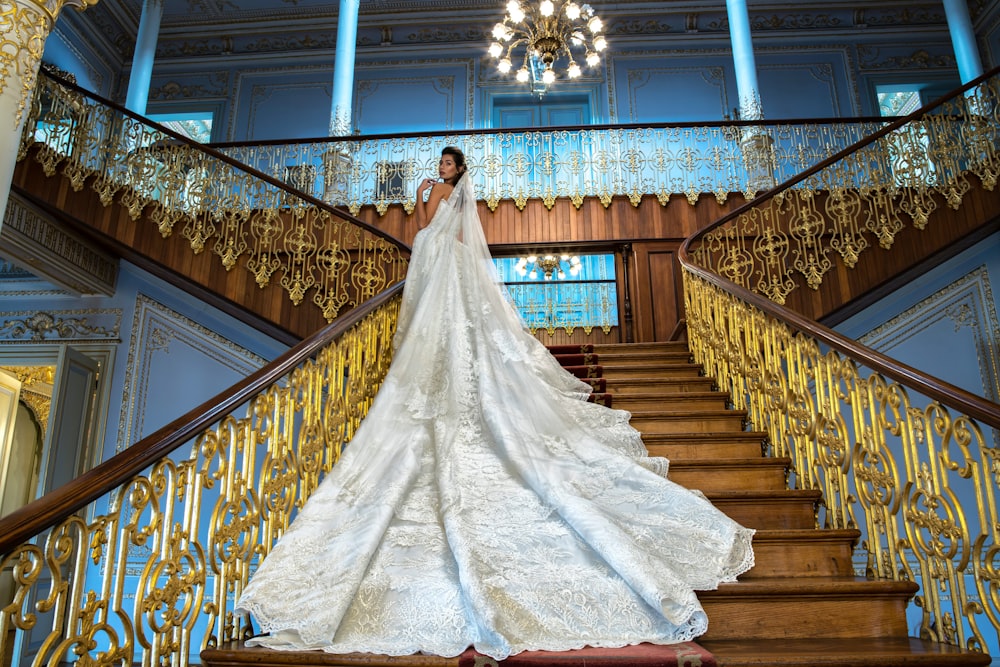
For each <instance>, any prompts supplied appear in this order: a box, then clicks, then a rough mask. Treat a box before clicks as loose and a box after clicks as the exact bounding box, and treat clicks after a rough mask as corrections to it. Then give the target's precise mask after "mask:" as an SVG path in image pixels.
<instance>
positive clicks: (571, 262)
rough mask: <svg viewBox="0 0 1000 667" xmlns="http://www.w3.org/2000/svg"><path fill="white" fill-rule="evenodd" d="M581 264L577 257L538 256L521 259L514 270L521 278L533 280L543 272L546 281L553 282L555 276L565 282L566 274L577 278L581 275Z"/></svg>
mask: <svg viewBox="0 0 1000 667" xmlns="http://www.w3.org/2000/svg"><path fill="white" fill-rule="evenodd" d="M580 269H581V263H580V258H579V257H577V256H576V255H573V256H572V257H570V256H569V255H560V256H558V257H557V256H555V255H543V256H541V257H539V256H538V255H529V256H527V257H520V258H518V260H517V264H516V265H515V266H514V270H515V271H517V272H518V274H519V275H521V276H528V277H529V278H531V279H532V280H534V279H535V278H537V277H538V272H539V271H541V272H542V274H543V275H544V276H545V280H552V276H555V277H556V278H558V279H559V280H565V278H566V273H567V272H569V275H571V276H574V277H576V275H577V274H579V273H580Z"/></svg>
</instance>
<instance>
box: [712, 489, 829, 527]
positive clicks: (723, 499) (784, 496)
mask: <svg viewBox="0 0 1000 667" xmlns="http://www.w3.org/2000/svg"><path fill="white" fill-rule="evenodd" d="M705 496H706V497H707V498H708V499H709V500H710V501H711V502H712V504H713V505H715V506H716V507H718V508H719V509H720V510H721V511H722V512H724V513H725V514H726V515H727V516H729V517H730V518H732V519H733V520H734V521H736V522H738V523H740V524H742V525H744V526H746V527H747V528H756V529H758V530H781V529H785V530H787V529H795V528H815V527H816V503H818V502H819V499H820V497H821V494H820V492H819V491H816V490H813V489H785V490H784V491H706V492H705Z"/></svg>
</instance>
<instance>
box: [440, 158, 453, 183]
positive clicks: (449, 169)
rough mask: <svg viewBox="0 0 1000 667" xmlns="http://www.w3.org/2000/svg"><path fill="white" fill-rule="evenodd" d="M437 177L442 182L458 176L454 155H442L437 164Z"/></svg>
mask: <svg viewBox="0 0 1000 667" xmlns="http://www.w3.org/2000/svg"><path fill="white" fill-rule="evenodd" d="M438 176H440V177H441V180H443V181H452V180H454V179H455V178H456V177H457V176H458V166H457V165H456V164H455V156H454V155H442V156H441V161H440V162H438Z"/></svg>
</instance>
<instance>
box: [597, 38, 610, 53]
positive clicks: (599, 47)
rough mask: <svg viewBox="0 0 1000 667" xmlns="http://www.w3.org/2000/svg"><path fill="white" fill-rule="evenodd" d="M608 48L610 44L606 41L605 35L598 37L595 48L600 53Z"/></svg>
mask: <svg viewBox="0 0 1000 667" xmlns="http://www.w3.org/2000/svg"><path fill="white" fill-rule="evenodd" d="M607 46H608V43H607V41H606V40H605V39H604V35H598V36H597V37H596V38H595V39H594V48H595V49H597V50H598V51H603V50H604V49H606V48H607Z"/></svg>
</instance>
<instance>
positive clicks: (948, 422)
mask: <svg viewBox="0 0 1000 667" xmlns="http://www.w3.org/2000/svg"><path fill="white" fill-rule="evenodd" d="M998 102H1000V76H998V74H997V72H996V71H995V72H993V73H992V74H991V75H989V76H987V77H984V78H983V79H982V80H981V81H978V82H974V83H973V84H970V86H969V87H968V88H967V89H966V90H963V91H960V92H958V93H956V94H955V95H953V96H952V97H950V98H949V99H947V100H945V101H942V102H941V103H938V104H935V105H933V106H930V107H927V108H925V109H922V110H920V111H918V112H916V113H915V114H913V115H911V116H909V117H906V118H903V119H901V120H900V121H899V122H897V123H895V124H893V125H891V126H889V127H887V128H884V129H883V130H881V131H880V132H878V133H876V134H875V135H873V136H872V137H869V138H868V139H866V140H865V141H864V142H862V143H861V144H859V145H858V146H855V147H852V148H850V149H848V150H845V151H844V152H843V153H841V154H839V155H837V156H835V158H834V159H831V160H829V161H828V162H827V163H825V164H821V165H817V166H816V167H814V168H812V169H810V170H807V171H806V172H804V173H803V174H801V175H799V176H797V177H796V178H794V179H792V180H790V181H789V182H787V183H785V184H783V185H782V186H781V187H779V188H777V189H775V190H773V191H771V192H768V193H766V194H765V195H763V196H761V197H759V198H758V199H757V200H755V201H753V202H750V203H748V204H747V205H745V206H743V207H741V208H740V209H738V210H737V211H734V212H733V213H732V214H731V215H729V216H727V217H726V218H723V219H722V220H721V221H719V222H718V223H716V225H714V226H713V227H711V228H709V229H708V230H705V231H703V232H702V233H700V234H697V235H695V236H694V237H692V238H691V239H688V241H687V242H686V243H685V247H684V248H682V251H681V259H682V263H683V264H684V267H685V305H686V316H687V321H688V334H689V339H690V343H691V349H692V352H693V354H694V356H695V358H696V359H697V361H698V362H699V363H701V364H703V365H704V366H705V371H706V373H707V374H708V375H711V376H713V377H715V378H716V379H717V380H718V382H719V385H720V386H721V388H722V390H724V391H728V392H730V395H731V396H732V400H733V403H734V405H735V406H736V407H737V408H745V409H747V410H748V413H749V421H750V423H751V427H752V428H756V429H760V430H765V431H767V432H768V433H769V435H770V443H771V447H772V448H773V453H774V454H775V455H776V456H787V457H790V458H791V459H792V461H793V465H794V475H793V483H794V484H795V485H796V486H797V487H799V488H804V489H818V490H821V491H822V493H823V506H822V508H821V511H820V513H819V517H818V521H819V525H820V526H821V527H825V528H858V529H860V530H861V532H862V542H861V548H862V550H863V552H864V561H865V562H864V564H863V565H862V568H863V569H864V570H865V571H866V572H867V574H868V575H870V576H873V577H877V578H881V579H897V580H900V579H902V580H912V581H915V582H917V583H918V584H919V585H920V591H919V593H918V594H917V596H916V597H915V598H914V599H913V601H912V604H911V610H910V611H911V617H912V618H913V622H914V623H919V627H920V634H921V635H922V636H924V637H926V638H930V639H933V640H937V641H941V642H947V643H951V644H956V645H959V646H964V647H969V648H972V649H976V650H980V651H984V652H993V653H994V654H996V653H995V652H996V651H997V650H998V632H1000V602H998V600H1000V594H998V593H1000V575H998V572H997V567H996V562H997V553H998V550H1000V507H998V505H997V497H998V492H1000V475H998V470H1000V468H998V461H1000V431H998V429H1000V405H997V404H995V403H991V402H990V401H987V400H985V399H983V398H982V397H979V396H975V395H973V394H971V393H969V392H967V391H964V390H962V389H960V388H958V387H955V386H952V385H950V384H947V383H945V382H942V381H940V380H937V379H935V378H932V377H928V376H926V375H923V374H922V373H920V372H919V371H917V370H915V369H913V368H910V367H907V366H903V365H901V364H899V363H898V362H895V361H893V360H892V359H889V358H888V357H885V356H884V355H881V354H879V353H877V352H875V351H873V350H870V349H868V348H865V347H864V346H862V345H860V344H858V343H856V342H854V341H852V340H850V339H847V338H845V337H843V336H840V335H839V334H837V333H835V332H833V331H831V330H829V329H827V328H825V327H823V326H821V325H819V324H817V323H816V322H813V321H811V320H808V319H806V318H803V317H802V316H800V315H798V314H796V313H794V312H792V311H790V310H788V309H785V308H783V307H782V306H780V305H778V304H780V303H781V302H782V301H783V300H784V298H785V297H786V296H787V295H788V293H789V292H790V290H793V289H801V288H802V286H804V285H808V286H810V287H815V286H816V285H818V284H819V282H820V281H821V280H822V279H823V276H824V274H825V273H826V272H828V271H830V270H831V268H832V266H833V262H834V259H835V258H836V257H838V256H839V257H840V258H841V260H842V262H843V264H845V265H846V266H848V267H850V266H853V264H854V262H855V261H856V259H857V257H858V254H859V253H861V252H863V251H864V250H865V249H866V248H868V247H869V246H871V245H873V244H876V243H877V244H878V245H881V246H882V247H884V248H889V247H890V246H891V245H892V239H893V237H894V236H895V235H896V234H897V233H898V232H899V230H900V229H902V226H903V225H904V224H912V225H913V226H915V227H918V228H923V227H924V226H926V225H933V224H935V221H934V217H935V216H934V212H935V211H936V210H939V209H941V208H943V207H951V208H955V209H959V208H961V207H962V205H963V195H964V194H965V193H967V192H968V191H969V190H970V188H971V186H972V183H973V182H974V181H978V184H979V186H981V187H982V188H985V189H987V190H991V189H992V188H993V187H994V185H995V183H996V175H997V173H998V169H1000V160H998V158H1000V130H998V127H1000V126H998V118H997V113H998V109H1000V106H998ZM765 297H766V298H765Z"/></svg>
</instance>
